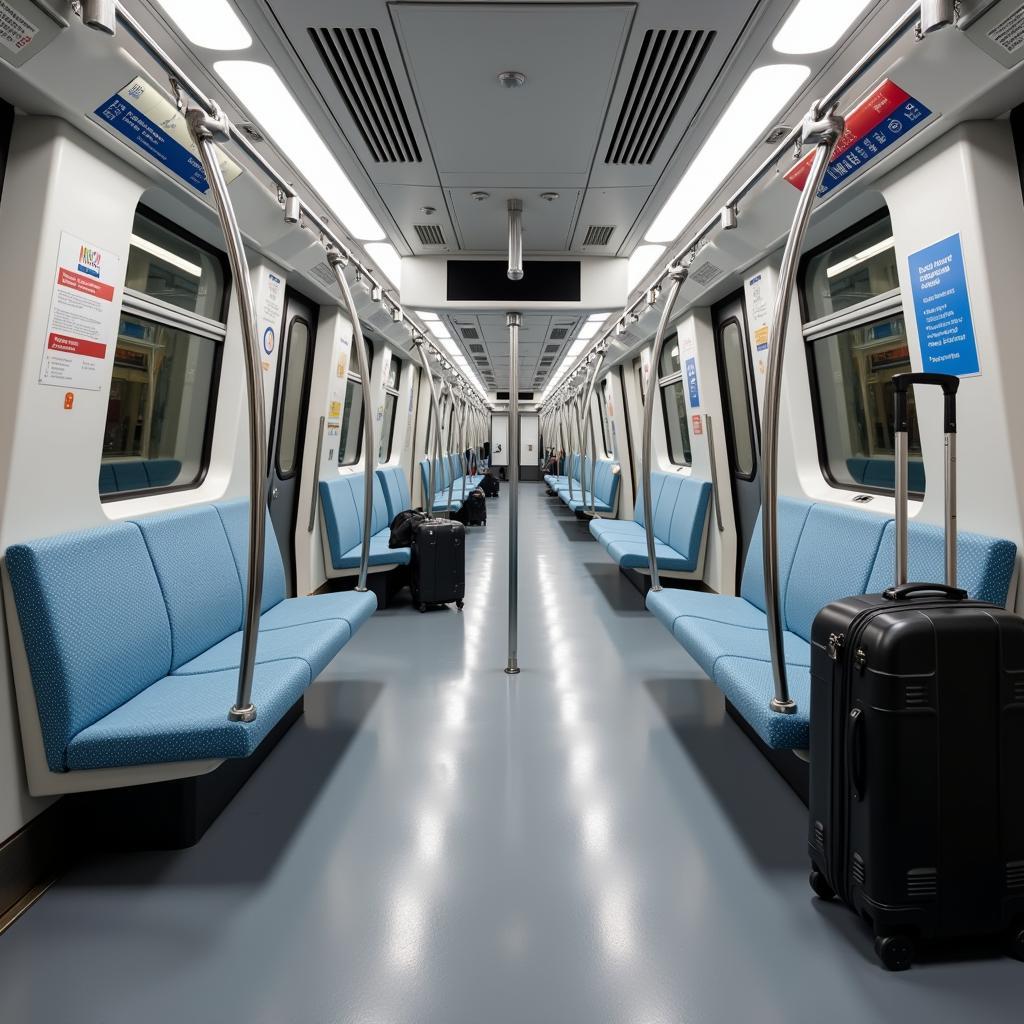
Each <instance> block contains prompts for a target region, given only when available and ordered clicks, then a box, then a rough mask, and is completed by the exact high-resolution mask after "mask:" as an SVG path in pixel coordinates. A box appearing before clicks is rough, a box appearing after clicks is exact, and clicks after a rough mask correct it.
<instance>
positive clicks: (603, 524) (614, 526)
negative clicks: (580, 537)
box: [590, 519, 646, 547]
mask: <svg viewBox="0 0 1024 1024" xmlns="http://www.w3.org/2000/svg"><path fill="white" fill-rule="evenodd" d="M590 533H591V535H592V536H593V538H594V540H596V541H598V542H599V543H600V544H602V545H604V546H605V547H607V546H608V545H609V544H610V543H611V542H612V541H613V540H633V541H639V542H641V543H643V542H644V540H645V537H646V534H645V533H644V528H643V527H642V526H641V525H640V524H639V523H637V522H634V521H633V520H632V519H592V520H591V521H590Z"/></svg>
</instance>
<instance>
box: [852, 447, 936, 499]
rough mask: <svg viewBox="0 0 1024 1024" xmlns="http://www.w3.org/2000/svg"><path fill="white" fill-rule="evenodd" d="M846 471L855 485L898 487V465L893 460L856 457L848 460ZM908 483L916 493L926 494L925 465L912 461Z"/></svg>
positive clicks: (890, 488) (916, 460)
mask: <svg viewBox="0 0 1024 1024" xmlns="http://www.w3.org/2000/svg"><path fill="white" fill-rule="evenodd" d="M846 471H847V472H848V473H849V474H850V478H851V479H852V480H853V481H854V483H858V484H864V485H865V486H866V487H881V488H888V489H889V490H892V488H893V487H894V486H895V485H896V463H895V461H894V460H893V459H891V458H865V457H864V456H859V455H855V456H852V457H851V458H849V459H847V460H846ZM907 473H908V483H909V487H910V490H911V491H912V492H914V493H923V492H924V483H925V478H924V463H923V462H922V461H921V460H920V459H911V460H910V463H909V466H908V471H907Z"/></svg>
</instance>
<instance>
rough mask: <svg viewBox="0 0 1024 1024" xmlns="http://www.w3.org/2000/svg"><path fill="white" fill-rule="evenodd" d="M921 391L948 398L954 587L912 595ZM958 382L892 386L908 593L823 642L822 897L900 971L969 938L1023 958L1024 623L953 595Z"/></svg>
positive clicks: (826, 615) (816, 641)
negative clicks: (912, 494)
mask: <svg viewBox="0 0 1024 1024" xmlns="http://www.w3.org/2000/svg"><path fill="white" fill-rule="evenodd" d="M911 383H919V384H938V385H940V386H941V387H942V388H943V391H944V392H945V396H946V397H945V405H946V417H945V418H946V453H947V454H946V473H947V487H946V502H947V503H946V547H947V551H946V573H947V582H946V584H945V585H942V584H933V583H929V584H919V583H917V584H909V585H908V584H907V583H906V582H905V580H906V550H907V468H906V466H907V447H908V445H907V425H908V421H907V387H908V385H909V384H911ZM958 384H959V379H958V378H956V377H947V376H945V375H942V374H916V373H915V374H910V373H908V374H899V375H897V376H896V377H894V378H893V385H894V388H895V392H896V431H897V443H896V454H897V484H896V505H897V514H896V529H897V544H896V551H897V555H896V573H895V582H896V585H895V586H894V587H891V588H890V589H889V590H887V591H885V593H883V594H866V595H860V596H857V597H850V598H846V599H843V600H840V601H834V602H833V603H831V604H829V605H826V606H825V607H824V608H823V609H822V610H821V611H820V612H819V613H818V615H817V617H816V618H815V620H814V624H813V626H812V631H811V750H810V756H811V770H810V832H809V837H808V843H809V847H810V855H811V861H812V871H811V887H812V888H813V889H814V891H815V893H817V895H818V896H820V897H822V898H823V899H831V898H833V897H834V896H838V897H839V898H840V899H841V900H842V901H843V902H844V903H845V904H846V905H847V906H849V907H850V908H851V909H853V910H854V911H856V912H857V913H858V914H860V915H861V916H862V917H863V918H865V919H866V920H867V921H868V922H869V924H870V925H871V926H872V928H873V929H874V932H875V951H876V952H877V954H878V956H879V959H880V960H881V961H882V963H883V964H884V965H885V966H886V967H887V968H889V969H890V970H905V969H906V968H908V967H909V966H910V964H911V962H912V961H913V958H914V952H915V943H916V942H917V941H918V940H930V939H939V938H954V937H967V936H973V935H996V934H1001V935H1003V936H1005V937H1006V938H1007V940H1008V945H1007V951H1008V952H1009V953H1010V954H1011V955H1013V956H1016V957H1018V958H1022V959H1024V619H1021V618H1020V617H1018V616H1016V615H1014V614H1012V613H1011V612H1007V611H1005V610H1004V609H1002V608H998V607H996V606H995V605H992V604H987V603H984V602H981V601H970V600H967V595H966V592H965V591H962V590H958V589H957V588H956V586H955V580H956V554H955V553H956V532H955V531H956V526H955V524H956V509H955V501H956V497H955V496H956V488H955V477H954V475H953V474H954V472H955V464H956V455H955V451H956V448H955V444H956V410H955V403H956V389H957V385H958ZM840 542H841V541H840Z"/></svg>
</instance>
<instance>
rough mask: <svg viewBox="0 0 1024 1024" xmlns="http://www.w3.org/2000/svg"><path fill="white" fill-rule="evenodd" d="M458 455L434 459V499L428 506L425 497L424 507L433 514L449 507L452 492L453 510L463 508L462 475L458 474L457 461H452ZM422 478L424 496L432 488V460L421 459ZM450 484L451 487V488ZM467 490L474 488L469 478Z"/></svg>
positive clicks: (456, 510)
mask: <svg viewBox="0 0 1024 1024" xmlns="http://www.w3.org/2000/svg"><path fill="white" fill-rule="evenodd" d="M453 458H455V459H456V460H457V458H458V457H457V456H454V457H453V456H445V457H444V458H442V459H435V460H434V487H435V491H434V500H433V501H432V502H430V507H429V508H427V501H426V498H424V506H423V507H424V508H425V509H426V510H427V511H428V512H430V513H431V514H433V513H436V512H444V511H445V509H447V508H448V495H449V492H450V493H451V511H452V512H458V511H459V509H460V508H462V490H463V488H462V477H460V476H457V475H456V474H457V472H458V470H457V466H456V463H454V462H453V461H452V459H453ZM420 480H421V482H422V484H423V494H424V496H425V495H426V494H427V493H428V491H429V490H430V460H429V459H421V460H420ZM449 485H451V486H450V488H449ZM465 489H466V491H467V492H468V491H470V490H472V488H471V486H470V484H469V480H468V479H467V480H466V488H465Z"/></svg>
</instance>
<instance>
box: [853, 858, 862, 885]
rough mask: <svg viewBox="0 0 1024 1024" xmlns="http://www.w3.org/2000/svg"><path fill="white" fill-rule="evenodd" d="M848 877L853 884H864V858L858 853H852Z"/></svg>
mask: <svg viewBox="0 0 1024 1024" xmlns="http://www.w3.org/2000/svg"><path fill="white" fill-rule="evenodd" d="M850 877H851V878H852V879H853V884H854V885H863V884H864V858H863V857H862V856H861V855H860V854H859V853H855V854H854V855H853V865H852V867H851V868H850Z"/></svg>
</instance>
